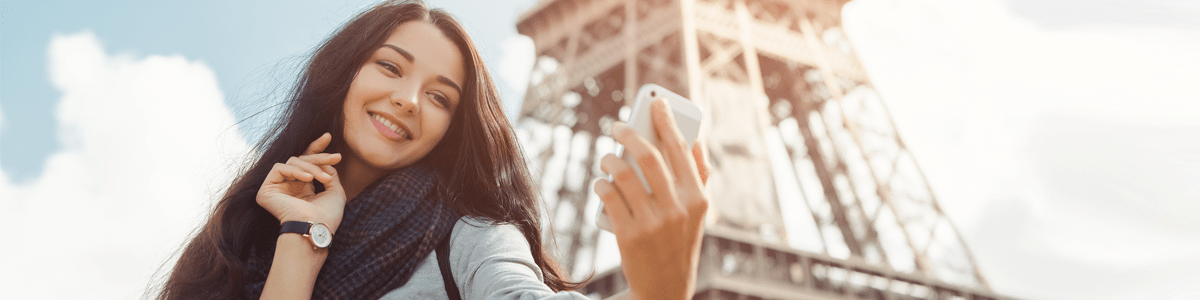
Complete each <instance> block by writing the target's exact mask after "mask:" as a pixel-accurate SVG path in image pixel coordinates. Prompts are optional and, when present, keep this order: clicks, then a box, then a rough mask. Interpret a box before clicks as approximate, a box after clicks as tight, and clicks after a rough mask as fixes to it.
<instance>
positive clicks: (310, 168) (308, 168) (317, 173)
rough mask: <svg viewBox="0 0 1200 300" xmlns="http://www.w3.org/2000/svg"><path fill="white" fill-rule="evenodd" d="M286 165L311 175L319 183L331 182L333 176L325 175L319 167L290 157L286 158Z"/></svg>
mask: <svg viewBox="0 0 1200 300" xmlns="http://www.w3.org/2000/svg"><path fill="white" fill-rule="evenodd" d="M287 164H288V165H289V166H296V167H298V168H300V169H301V170H304V172H307V173H308V174H312V175H313V176H314V178H316V179H317V181H320V182H321V183H326V182H329V181H330V180H333V175H329V174H326V173H325V171H323V170H321V167H318V166H317V165H314V164H313V163H310V162H307V161H305V160H303V159H300V158H299V157H295V156H292V157H291V158H288V161H287Z"/></svg>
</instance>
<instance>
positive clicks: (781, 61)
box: [517, 0, 1006, 299]
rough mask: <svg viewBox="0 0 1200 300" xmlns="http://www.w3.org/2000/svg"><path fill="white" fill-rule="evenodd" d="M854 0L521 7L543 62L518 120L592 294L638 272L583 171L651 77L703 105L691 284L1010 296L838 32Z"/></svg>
mask: <svg viewBox="0 0 1200 300" xmlns="http://www.w3.org/2000/svg"><path fill="white" fill-rule="evenodd" d="M848 1H849V0H806V1H784V0H643V1H636V0H590V1H587V0H584V1H571V0H542V1H539V2H538V3H537V4H536V5H535V6H534V7H533V8H532V9H531V10H529V11H528V12H525V13H524V14H522V15H521V17H520V20H519V21H518V23H517V28H518V31H519V32H520V33H521V34H523V35H526V36H529V37H530V38H532V39H533V41H534V44H535V45H536V53H537V59H536V61H535V63H534V68H533V71H532V73H531V74H530V83H529V87H528V89H527V92H526V95H525V102H524V104H523V106H522V108H521V114H520V119H519V121H518V125H517V128H518V129H517V130H518V133H519V135H520V136H521V139H522V140H523V141H522V142H523V143H522V145H524V147H525V150H526V154H527V156H528V157H529V158H530V163H531V168H532V169H533V173H534V174H535V176H537V177H538V178H539V179H540V183H541V186H540V187H541V192H542V195H543V198H544V199H545V201H546V211H547V214H546V215H547V218H550V219H551V220H552V223H551V224H553V225H554V228H553V232H555V235H554V236H555V237H556V240H557V245H558V251H557V252H556V255H558V257H560V259H561V261H562V262H564V264H565V265H567V266H568V268H569V270H570V271H571V273H572V275H573V278H583V277H586V276H588V275H590V274H595V276H594V277H593V279H592V280H591V282H590V283H589V284H588V285H587V286H586V287H585V288H584V289H583V290H584V292H587V293H590V294H591V295H594V296H600V297H607V296H609V295H612V294H613V293H615V292H617V291H620V290H623V289H625V288H626V287H627V285H626V282H625V280H624V277H623V276H622V274H621V272H620V268H619V266H618V265H617V264H616V263H615V261H614V258H615V259H618V260H619V255H618V254H617V252H616V246H615V242H614V239H613V238H612V236H611V234H609V233H606V232H601V231H599V230H598V229H597V228H596V227H595V225H594V224H595V220H594V218H595V215H596V210H597V209H598V208H597V207H598V204H599V202H600V201H599V198H598V197H597V196H596V195H594V193H591V192H590V186H589V184H588V183H590V182H591V180H592V179H593V178H600V176H604V174H603V173H602V172H601V171H600V169H599V158H600V157H602V156H603V155H604V154H607V153H611V152H612V149H613V148H614V145H615V142H614V141H613V139H612V138H610V137H609V136H608V132H607V129H608V127H609V125H610V124H612V123H613V122H614V121H616V120H626V119H627V118H628V116H629V111H630V110H631V108H630V106H631V105H632V104H633V103H632V102H633V100H634V99H632V96H633V95H634V94H635V92H636V90H637V88H639V87H640V86H641V85H642V84H645V83H656V84H659V85H661V86H664V87H666V88H668V89H670V90H673V91H675V92H677V93H679V94H681V95H684V96H685V97H688V98H689V99H691V100H692V101H695V102H696V103H697V104H699V105H700V106H701V107H702V108H704V111H705V114H706V116H705V118H706V120H708V123H707V124H705V126H704V127H703V128H702V129H701V132H702V133H701V139H703V140H704V141H705V142H706V144H707V147H708V151H709V152H710V158H711V163H712V165H713V174H712V175H711V177H710V178H709V181H708V192H709V195H710V196H711V204H710V211H709V213H708V217H709V218H708V220H707V221H706V224H705V226H706V229H705V232H706V234H705V237H704V242H703V245H702V250H701V264H700V272H699V278H698V282H697V293H696V297H695V298H696V299H1006V297H1004V296H1001V295H998V294H996V293H994V292H993V291H992V290H991V288H990V287H989V285H988V283H987V280H986V279H985V277H984V276H983V274H982V273H981V272H980V271H979V268H978V266H977V264H976V263H975V260H974V258H973V257H972V256H971V253H970V251H969V250H968V249H967V246H966V244H965V243H964V242H963V240H962V237H961V235H960V234H959V232H958V230H957V229H956V228H955V226H954V224H953V223H951V222H950V219H948V218H947V217H946V215H945V214H944V213H943V212H942V209H941V208H940V207H939V206H938V203H937V200H936V198H935V197H934V195H933V193H932V191H931V189H930V187H929V182H928V181H927V180H926V178H925V176H924V174H922V171H921V169H920V168H919V167H918V166H917V164H916V162H915V161H914V158H913V155H912V153H911V152H909V150H908V148H907V147H906V146H905V144H904V142H903V140H901V139H900V137H899V136H898V135H897V132H896V129H895V124H894V123H893V121H892V118H891V116H890V115H889V113H888V111H887V109H886V107H885V106H884V103H883V102H882V101H881V99H880V97H879V95H878V93H877V92H876V91H875V89H874V88H873V87H872V86H871V83H870V80H869V79H868V78H867V74H866V71H865V70H864V69H863V67H862V65H861V64H860V62H859V60H858V58H857V57H856V55H855V54H854V49H853V47H852V45H851V44H850V42H849V41H848V39H847V38H846V35H845V33H844V32H843V31H842V30H841V15H842V14H841V11H842V6H843V5H844V4H845V3H846V2H848ZM606 262H607V263H606ZM593 272H595V273H593Z"/></svg>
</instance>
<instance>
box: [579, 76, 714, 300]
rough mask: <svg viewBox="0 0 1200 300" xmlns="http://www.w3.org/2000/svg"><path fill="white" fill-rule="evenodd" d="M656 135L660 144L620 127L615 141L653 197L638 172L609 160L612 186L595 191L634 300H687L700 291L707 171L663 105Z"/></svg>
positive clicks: (601, 183) (656, 115)
mask: <svg viewBox="0 0 1200 300" xmlns="http://www.w3.org/2000/svg"><path fill="white" fill-rule="evenodd" d="M652 119H653V124H654V129H655V132H656V133H657V135H658V137H659V140H660V141H661V143H660V144H659V145H655V144H653V143H652V142H651V141H649V140H647V139H645V138H643V137H642V136H640V135H638V134H637V133H636V132H635V131H634V130H633V129H631V128H629V127H627V126H625V124H623V123H617V124H615V125H613V127H612V130H611V131H612V134H613V137H614V138H615V139H616V140H617V142H619V143H621V144H622V145H624V147H625V150H624V155H627V156H628V155H632V157H634V159H635V161H636V162H637V164H638V166H640V168H641V171H642V174H643V175H645V178H646V181H647V183H648V184H649V185H650V189H651V192H650V193H647V192H646V190H645V188H643V186H642V183H641V181H640V180H639V179H638V176H637V174H636V173H635V172H634V170H633V167H632V166H631V165H630V164H628V163H626V162H625V161H624V160H622V159H621V158H618V157H617V156H616V155H613V154H608V155H605V156H604V157H603V158H602V159H601V162H600V168H601V170H603V171H604V172H605V173H608V174H610V175H612V178H613V181H612V182H608V181H607V180H603V179H601V180H597V181H596V182H595V184H594V186H593V189H594V190H595V192H596V194H597V195H599V196H600V200H601V201H603V202H604V206H605V211H606V213H607V214H608V216H609V217H610V218H612V221H613V222H612V223H613V224H612V225H613V233H614V234H616V237H617V245H618V247H620V252H621V261H622V263H621V265H622V268H623V272H624V273H625V278H626V279H627V280H628V282H629V287H630V290H631V292H632V295H633V296H634V297H635V298H639V299H690V298H691V297H692V295H693V294H694V293H695V288H696V272H697V266H698V265H699V258H700V242H701V240H702V238H703V236H704V224H703V220H704V214H705V212H706V211H707V210H708V195H707V194H705V192H704V183H705V181H706V180H707V177H708V176H707V175H708V168H707V164H706V163H705V157H704V156H705V155H704V152H703V150H702V149H703V147H702V146H701V143H700V142H697V143H696V146H695V147H693V148H692V149H688V146H687V142H686V141H685V140H684V138H683V135H682V134H681V133H680V131H679V128H677V127H676V125H675V124H676V123H675V117H674V115H673V114H672V113H671V108H670V107H669V105H667V103H666V101H665V99H658V100H656V101H655V103H654V104H653V105H652Z"/></svg>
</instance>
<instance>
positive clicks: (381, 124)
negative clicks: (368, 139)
mask: <svg viewBox="0 0 1200 300" xmlns="http://www.w3.org/2000/svg"><path fill="white" fill-rule="evenodd" d="M370 115H371V119H372V120H374V121H375V127H376V128H377V129H379V131H381V132H384V134H385V135H387V136H389V137H399V138H403V139H405V140H409V141H411V140H412V133H409V132H408V131H407V130H404V127H402V126H400V125H398V124H395V123H392V121H388V119H387V118H384V117H383V116H380V115H377V114H370ZM388 133H391V134H390V135H389V134H388ZM393 135H394V136H393Z"/></svg>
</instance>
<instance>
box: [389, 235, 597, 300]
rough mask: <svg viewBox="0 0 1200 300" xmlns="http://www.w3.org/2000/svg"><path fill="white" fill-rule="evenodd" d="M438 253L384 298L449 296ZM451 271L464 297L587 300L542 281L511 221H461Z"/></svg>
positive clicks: (454, 240)
mask: <svg viewBox="0 0 1200 300" xmlns="http://www.w3.org/2000/svg"><path fill="white" fill-rule="evenodd" d="M436 255H437V253H436V252H430V253H429V256H427V257H425V261H424V262H422V263H421V265H420V266H419V267H417V270H416V271H415V272H414V273H413V276H412V278H411V279H409V280H408V283H406V284H405V285H404V286H401V287H400V288H397V289H395V290H392V291H391V292H388V293H387V294H386V295H384V296H383V298H382V299H388V300H392V299H449V298H448V297H447V296H446V288H445V285H444V284H442V273H441V270H440V269H438V261H437V256H436ZM450 271H451V273H453V274H454V282H455V283H456V284H458V291H459V295H462V298H463V299H464V300H467V299H588V298H587V297H586V296H584V295H583V294H580V293H576V292H558V293H555V292H553V291H551V290H550V287H547V286H546V284H545V283H542V271H541V269H540V268H538V267H537V264H534V262H533V255H531V254H530V253H529V242H527V241H525V236H524V235H522V234H521V230H520V229H517V227H516V226H513V225H494V224H492V223H489V222H487V221H482V220H477V219H473V218H469V217H463V218H462V219H459V220H458V223H455V224H454V232H453V233H451V235H450Z"/></svg>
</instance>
